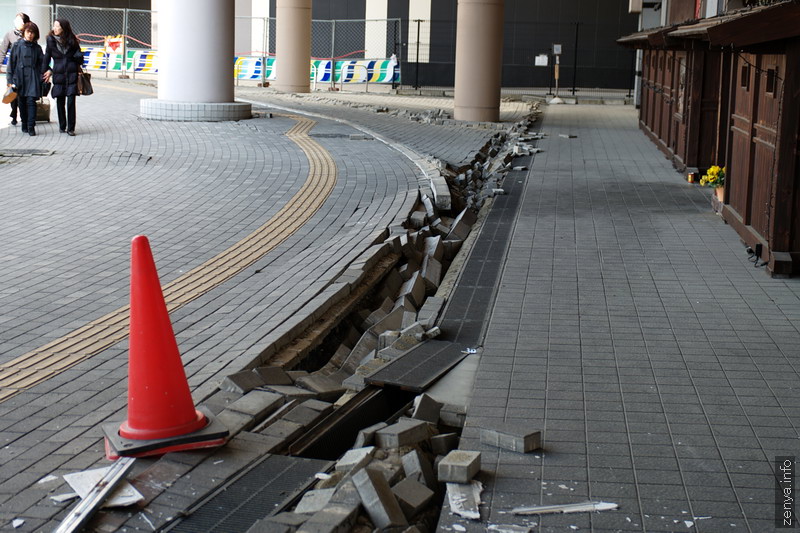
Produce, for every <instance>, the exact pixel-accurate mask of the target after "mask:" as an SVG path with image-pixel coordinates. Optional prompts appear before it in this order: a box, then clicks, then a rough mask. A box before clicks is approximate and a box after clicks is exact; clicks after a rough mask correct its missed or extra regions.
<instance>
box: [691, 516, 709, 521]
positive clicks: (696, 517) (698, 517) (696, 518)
mask: <svg viewBox="0 0 800 533" xmlns="http://www.w3.org/2000/svg"><path fill="white" fill-rule="evenodd" d="M692 518H694V519H695V520H711V517H710V516H693V517H692Z"/></svg>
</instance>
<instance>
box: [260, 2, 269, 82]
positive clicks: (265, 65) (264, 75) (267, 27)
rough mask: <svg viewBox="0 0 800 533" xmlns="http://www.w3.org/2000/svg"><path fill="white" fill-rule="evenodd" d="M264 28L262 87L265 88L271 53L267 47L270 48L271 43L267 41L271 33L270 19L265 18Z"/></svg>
mask: <svg viewBox="0 0 800 533" xmlns="http://www.w3.org/2000/svg"><path fill="white" fill-rule="evenodd" d="M263 22H264V27H263V28H262V29H261V37H262V39H261V86H262V87H265V86H266V84H267V56H269V53H268V51H267V47H268V46H269V42H268V40H267V35H268V32H269V26H268V24H269V18H264V19H263Z"/></svg>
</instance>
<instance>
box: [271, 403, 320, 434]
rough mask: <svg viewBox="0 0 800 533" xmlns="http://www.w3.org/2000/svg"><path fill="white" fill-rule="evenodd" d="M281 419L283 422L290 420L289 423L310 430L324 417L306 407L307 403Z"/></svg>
mask: <svg viewBox="0 0 800 533" xmlns="http://www.w3.org/2000/svg"><path fill="white" fill-rule="evenodd" d="M281 418H282V419H283V420H288V421H289V422H295V423H296V424H300V425H301V426H303V427H305V428H307V429H308V428H311V427H313V426H314V425H315V424H316V423H317V422H318V421H319V420H321V419H322V415H321V414H320V412H319V411H316V410H314V409H310V408H309V407H306V406H305V402H303V403H302V404H300V405H298V406H297V407H295V408H293V409H292V410H291V411H289V412H288V413H286V414H285V415H283V416H282V417H281Z"/></svg>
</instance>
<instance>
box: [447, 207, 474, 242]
mask: <svg viewBox="0 0 800 533" xmlns="http://www.w3.org/2000/svg"><path fill="white" fill-rule="evenodd" d="M476 220H478V217H477V216H476V215H475V212H474V211H472V210H471V209H468V208H467V209H464V210H463V211H461V212H460V213H459V214H458V216H457V217H456V219H455V220H454V221H453V224H452V226H451V228H452V229H451V230H450V233H448V234H447V237H446V238H445V240H454V239H457V240H459V241H463V240H464V239H466V238H467V235H469V230H470V228H472V225H473V224H475V221H476Z"/></svg>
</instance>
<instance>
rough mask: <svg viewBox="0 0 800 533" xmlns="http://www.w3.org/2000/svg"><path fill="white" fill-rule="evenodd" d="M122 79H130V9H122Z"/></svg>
mask: <svg viewBox="0 0 800 533" xmlns="http://www.w3.org/2000/svg"><path fill="white" fill-rule="evenodd" d="M119 77H120V79H122V80H127V79H128V10H127V9H123V10H122V74H120V75H119Z"/></svg>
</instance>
